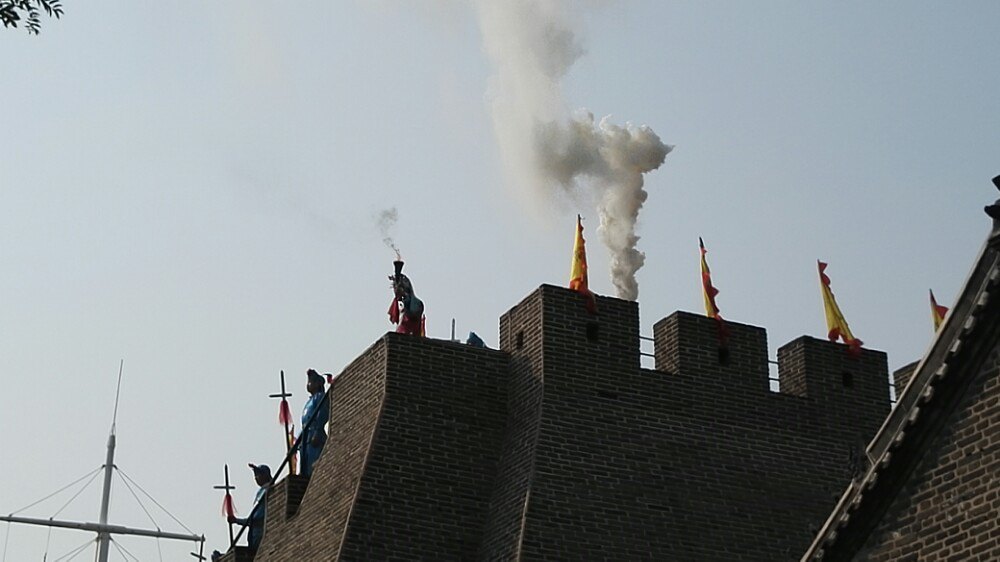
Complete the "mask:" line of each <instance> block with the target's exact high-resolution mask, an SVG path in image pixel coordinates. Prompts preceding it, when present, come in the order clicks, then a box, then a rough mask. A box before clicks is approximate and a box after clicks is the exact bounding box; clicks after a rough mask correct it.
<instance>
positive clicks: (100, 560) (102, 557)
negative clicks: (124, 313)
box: [97, 359, 125, 562]
mask: <svg viewBox="0 0 1000 562" xmlns="http://www.w3.org/2000/svg"><path fill="white" fill-rule="evenodd" d="M124 366H125V360H124V359H122V360H121V362H120V363H119V364H118V385H117V388H116V389H115V413H114V414H113V415H112V416H111V434H110V435H108V456H107V457H106V458H105V459H104V489H103V491H102V492H101V517H100V520H99V522H100V525H101V526H102V527H106V526H107V524H108V506H109V504H110V503H111V473H112V471H114V468H115V424H116V423H117V422H118V398H119V397H120V396H121V391H122V368H123V367H124ZM110 546H111V534H110V533H108V532H107V531H98V533H97V562H108V548H109V547H110Z"/></svg>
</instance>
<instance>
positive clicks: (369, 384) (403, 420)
mask: <svg viewBox="0 0 1000 562" xmlns="http://www.w3.org/2000/svg"><path fill="white" fill-rule="evenodd" d="M597 304H598V314H597V315H596V316H593V315H590V314H588V313H587V312H586V309H585V306H584V301H583V299H582V297H580V295H578V294H576V293H574V292H571V291H568V290H566V289H563V288H559V287H553V286H547V285H543V286H542V287H540V288H539V289H537V290H536V291H534V292H532V294H530V295H528V296H527V297H526V298H525V299H524V300H523V301H522V302H521V303H519V304H518V305H516V306H515V307H513V308H512V309H511V310H510V311H509V312H508V313H507V314H505V315H504V316H503V317H502V318H501V320H500V342H501V348H502V351H495V350H488V349H478V348H472V347H469V346H465V345H461V344H455V343H451V342H443V341H437V340H430V339H424V338H413V337H406V336H399V335H396V334H388V335H386V336H385V337H384V338H382V339H381V340H379V341H378V342H376V344H375V345H373V346H372V347H371V348H370V349H369V350H368V351H366V352H365V353H364V354H363V355H361V356H360V357H359V358H358V359H357V360H356V361H355V362H354V363H352V364H351V365H350V366H349V367H348V368H347V369H345V371H344V373H343V374H342V375H341V376H340V377H339V378H338V381H337V383H336V388H335V389H334V392H333V394H332V396H333V399H332V403H331V423H330V428H331V430H330V431H331V436H330V441H329V442H328V444H327V447H326V450H325V451H324V453H323V455H322V457H321V458H320V459H319V461H318V462H317V464H316V468H315V473H314V475H313V477H312V481H311V482H309V486H308V489H307V490H306V492H305V494H304V497H303V499H302V502H301V505H300V506H299V507H298V511H297V513H294V514H292V513H291V512H290V511H289V510H288V500H287V498H286V493H285V490H284V489H283V488H280V487H279V488H278V489H276V490H275V493H274V494H272V497H271V498H270V500H269V504H268V509H269V518H268V527H267V530H266V532H265V537H264V541H263V544H262V547H261V552H260V553H259V555H258V557H257V560H258V561H262V560H263V561H277V560H310V561H313V560H338V559H339V560H391V559H398V560H422V559H434V560H475V559H478V560H543V559H595V558H597V559H615V560H698V561H712V560H727V561H730V560H731V561H739V560H759V561H767V562H773V561H776V560H793V559H795V557H796V556H797V555H798V554H799V553H801V552H802V551H804V549H805V547H806V546H807V544H808V542H809V539H810V538H811V536H812V534H813V533H814V532H815V530H816V529H817V528H818V526H819V525H820V524H821V523H822V521H823V519H824V518H825V516H826V515H827V514H828V513H829V511H830V509H831V508H832V507H833V504H834V502H835V501H836V496H837V494H838V493H839V492H840V491H841V490H842V489H843V487H844V485H845V484H846V482H847V480H848V479H849V478H850V475H851V467H850V464H851V458H850V449H851V447H852V446H855V445H856V443H857V441H858V440H862V439H867V438H869V437H871V434H872V433H873V432H874V430H875V429H876V428H877V426H878V424H879V423H880V422H881V420H882V418H883V417H884V415H885V414H886V413H887V412H888V388H887V385H888V382H887V372H886V366H885V355H884V354H882V353H880V352H875V351H867V350H866V351H865V352H864V353H863V355H862V356H861V357H859V358H855V357H849V356H848V355H847V354H846V350H845V349H844V347H843V346H839V345H836V344H832V343H829V342H825V341H820V340H814V339H812V338H800V339H799V340H796V341H795V342H792V343H791V344H789V345H787V346H785V347H783V348H782V351H781V352H779V360H780V362H781V365H780V366H779V370H780V371H781V373H782V377H783V378H787V383H786V381H785V380H783V381H782V385H783V388H785V387H786V386H787V388H788V389H789V392H788V393H782V394H778V393H773V392H769V391H768V386H767V372H768V370H767V336H766V333H765V332H764V330H763V329H761V328H757V327H754V326H748V325H745V324H739V323H735V322H731V323H729V327H730V338H729V346H730V350H729V357H728V361H726V362H724V363H720V360H719V354H718V339H717V333H716V326H715V323H714V321H713V320H711V319H708V318H705V317H703V316H700V315H694V314H689V313H676V314H674V315H671V316H670V317H669V318H667V319H664V320H663V321H661V322H659V323H657V324H656V326H655V328H654V336H655V338H654V339H655V355H656V361H657V366H658V369H657V370H649V369H642V368H641V367H640V364H639V311H638V306H637V304H636V303H634V302H627V301H622V300H619V299H614V298H607V297H600V298H598V302H597ZM844 372H850V377H849V379H850V380H849V383H850V384H845V381H846V380H847V379H845V377H844ZM272 502H273V505H272Z"/></svg>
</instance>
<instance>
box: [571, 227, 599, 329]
mask: <svg viewBox="0 0 1000 562" xmlns="http://www.w3.org/2000/svg"><path fill="white" fill-rule="evenodd" d="M569 288H570V289H572V290H574V291H576V292H578V293H580V294H581V295H583V296H584V297H586V299H587V311H588V312H590V313H591V314H593V313H595V312H597V302H596V300H595V299H594V293H592V292H590V287H589V285H588V282H587V246H586V241H585V240H584V239H583V221H582V219H581V218H580V215H577V216H576V239H575V241H574V242H573V263H572V264H571V265H570V269H569Z"/></svg>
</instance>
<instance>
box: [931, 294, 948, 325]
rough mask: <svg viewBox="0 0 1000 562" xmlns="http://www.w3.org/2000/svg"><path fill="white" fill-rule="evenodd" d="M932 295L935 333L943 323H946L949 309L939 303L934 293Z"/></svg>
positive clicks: (932, 316)
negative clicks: (945, 319)
mask: <svg viewBox="0 0 1000 562" xmlns="http://www.w3.org/2000/svg"><path fill="white" fill-rule="evenodd" d="M930 293H931V318H932V319H934V331H935V332H936V331H938V329H939V328H940V327H941V323H942V322H944V317H945V316H946V315H947V314H948V307H947V306H941V305H939V304H938V303H937V300H936V299H935V298H934V291H930Z"/></svg>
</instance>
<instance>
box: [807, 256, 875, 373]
mask: <svg viewBox="0 0 1000 562" xmlns="http://www.w3.org/2000/svg"><path fill="white" fill-rule="evenodd" d="M816 263H817V264H818V265H819V284H820V290H821V291H822V292H823V309H824V310H825V312H826V327H827V330H829V331H828V332H827V338H829V339H830V341H837V340H838V339H840V340H843V342H844V343H846V344H847V345H848V346H849V348H850V351H851V353H854V354H857V353H860V352H861V346H862V345H863V344H864V342H862V341H861V340H859V339H858V338H856V337H854V334H852V333H851V328H850V327H849V326H848V325H847V320H846V319H845V318H844V314H843V313H842V312H841V311H840V307H839V306H837V299H836V298H835V297H834V296H833V291H832V290H831V289H830V278H829V277H827V275H826V273H824V272H825V271H826V266H827V264H825V263H823V262H821V261H819V260H816Z"/></svg>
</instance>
